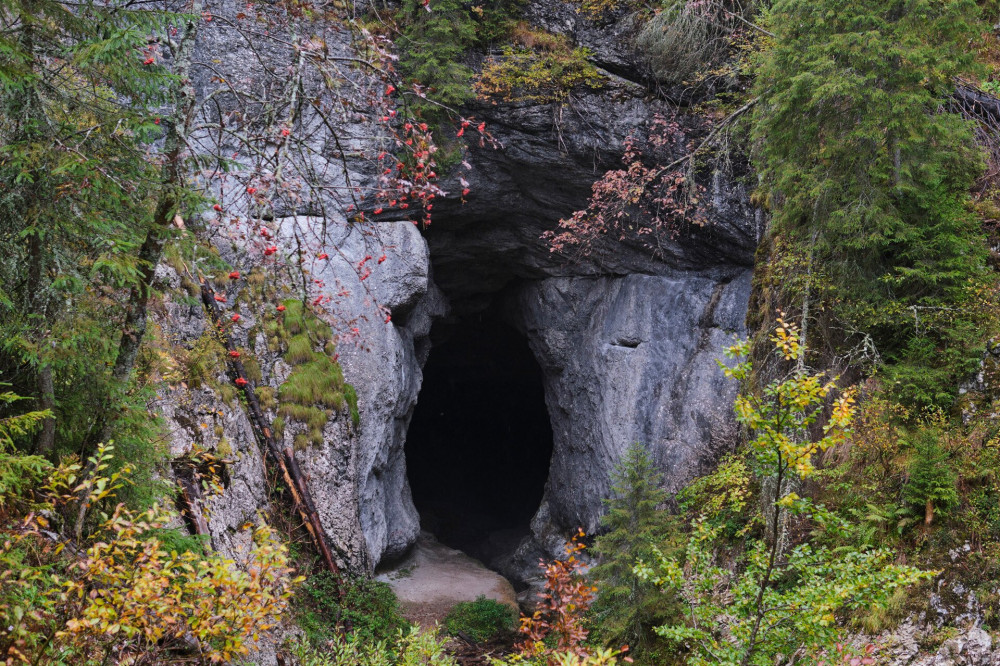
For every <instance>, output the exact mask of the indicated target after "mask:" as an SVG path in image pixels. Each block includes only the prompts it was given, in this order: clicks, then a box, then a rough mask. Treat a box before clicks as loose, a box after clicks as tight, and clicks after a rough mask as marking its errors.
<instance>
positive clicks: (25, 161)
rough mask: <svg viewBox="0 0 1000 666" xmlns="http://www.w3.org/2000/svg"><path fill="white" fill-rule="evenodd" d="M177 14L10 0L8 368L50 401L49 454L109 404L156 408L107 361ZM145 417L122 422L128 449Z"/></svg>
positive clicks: (3, 337)
mask: <svg viewBox="0 0 1000 666" xmlns="http://www.w3.org/2000/svg"><path fill="white" fill-rule="evenodd" d="M174 19H176V15H174V14H171V13H168V12H164V11H161V10H156V9H152V8H151V7H150V6H149V5H148V4H141V3H140V4H139V5H136V4H135V3H131V2H118V1H117V0H109V1H107V2H104V1H101V2H97V1H94V0H83V1H82V2H77V3H72V4H67V3H61V2H53V1H50V0H0V25H2V29H0V244H2V246H3V247H4V261H3V262H0V376H3V377H5V379H7V380H9V381H11V382H12V383H13V384H14V388H15V390H17V391H18V392H19V393H21V394H22V395H26V396H29V397H35V398H37V399H38V401H39V402H38V404H39V405H40V406H42V407H44V408H48V409H50V410H51V412H52V417H53V418H54V422H55V423H54V430H55V435H54V436H53V435H52V432H51V430H49V433H48V437H47V439H46V441H45V442H44V443H42V444H40V447H41V449H40V450H41V451H42V452H43V453H46V454H50V455H51V454H53V453H57V452H59V451H70V450H74V451H75V450H81V449H86V448H87V446H89V445H91V444H92V442H85V441H84V440H85V439H86V437H87V436H88V433H91V432H93V431H94V430H95V425H96V419H97V418H98V417H99V415H101V414H107V412H108V409H107V406H108V404H109V403H112V402H113V403H115V404H116V409H117V404H122V409H121V410H119V411H120V412H121V413H122V414H124V415H125V418H124V419H123V422H124V421H129V420H130V419H134V418H136V417H137V414H139V415H140V416H138V418H140V419H141V418H144V417H143V416H141V415H144V414H145V405H144V401H143V399H142V398H141V397H140V398H139V399H138V400H129V399H127V398H126V397H123V395H124V393H125V387H117V386H113V385H112V384H113V382H112V380H111V376H110V372H109V369H110V367H111V365H113V363H114V359H115V354H116V351H117V345H116V344H115V341H116V340H117V339H118V337H119V332H120V328H121V319H122V316H123V311H124V306H125V303H124V301H123V299H122V297H121V296H122V294H123V293H125V292H126V290H127V289H129V288H131V287H133V286H135V285H136V284H137V281H138V280H139V275H140V270H141V266H140V264H139V261H138V247H139V245H140V244H141V242H142V239H143V237H144V235H145V231H146V229H147V227H148V225H149V224H150V221H151V200H150V199H151V193H152V192H153V191H154V189H155V188H153V187H151V184H152V183H153V182H155V179H156V178H157V173H156V165H155V164H154V161H153V160H151V159H149V155H148V149H149V147H150V145H151V143H152V142H153V141H154V140H155V139H156V138H157V137H158V136H159V134H160V132H161V128H160V127H158V126H157V125H156V115H157V114H156V113H155V109H156V108H158V107H159V106H160V105H161V104H163V103H164V102H165V101H166V97H165V91H166V90H168V89H169V88H170V85H169V83H170V81H171V80H172V77H171V75H170V74H169V73H167V71H166V69H164V68H163V67H161V66H159V65H157V54H156V52H155V48H156V47H155V46H154V45H152V44H151V43H150V36H151V35H153V34H162V33H163V31H164V30H165V29H166V28H167V26H168V24H169V23H170V22H171V21H172V20H174ZM112 395H114V396H115V397H114V399H112V398H110V397H109V396H112ZM124 403H127V404H124ZM133 407H135V408H136V409H133ZM115 420H118V419H117V418H116V419H115ZM133 425H134V423H124V425H122V426H121V427H119V428H118V429H117V431H116V432H115V433H114V434H115V436H116V439H117V440H118V441H119V443H120V444H122V445H123V446H124V445H125V442H124V441H123V438H124V437H126V436H130V434H131V431H132V430H133V428H132V426H133ZM98 429H99V428H98ZM148 434H149V433H148V432H144V433H143V435H148ZM23 439H24V438H22V440H23ZM147 441H148V439H147ZM20 444H22V445H24V444H26V442H24V441H21V442H20Z"/></svg>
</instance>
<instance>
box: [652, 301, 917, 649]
mask: <svg viewBox="0 0 1000 666" xmlns="http://www.w3.org/2000/svg"><path fill="white" fill-rule="evenodd" d="M772 342H773V344H774V346H775V352H776V354H777V356H778V357H779V360H780V361H781V362H788V361H799V360H800V359H802V358H804V355H805V349H804V347H802V346H801V344H800V334H799V330H798V327H797V326H795V325H793V324H789V323H786V322H784V321H781V320H779V322H778V327H777V328H776V329H775V335H774V336H773V337H772ZM748 351H749V343H747V342H742V343H738V344H736V345H734V346H733V347H731V348H730V349H728V350H727V352H726V353H727V355H728V356H731V357H735V358H736V361H737V362H736V363H735V364H734V365H733V366H732V367H728V366H725V365H722V364H720V365H722V368H723V370H724V372H725V373H726V376H728V377H731V378H734V379H737V380H740V381H744V382H745V381H746V380H747V379H749V378H750V376H751V372H752V369H753V367H752V364H751V362H750V361H749V360H748V359H747V358H746V354H747V352H748ZM835 394H836V385H835V383H834V382H833V381H825V380H824V378H823V376H822V375H819V374H810V373H809V372H808V371H807V370H806V368H805V367H804V365H803V364H801V363H800V362H797V363H795V364H794V367H793V369H792V370H791V371H790V372H789V374H788V375H787V376H786V377H784V378H782V379H776V380H774V381H772V382H771V383H770V384H768V385H767V386H765V387H763V388H762V389H761V390H760V393H759V394H756V395H754V394H747V393H746V392H744V393H742V394H741V395H740V396H739V397H738V398H737V400H736V405H735V409H736V415H737V419H738V420H739V421H740V422H741V423H742V424H743V425H745V426H746V427H747V429H748V431H749V433H750V442H749V455H750V458H751V460H752V461H753V464H754V468H755V471H756V473H757V474H758V475H760V476H761V477H763V478H765V479H770V480H771V482H770V483H765V484H762V485H763V488H764V490H763V491H762V506H763V508H764V511H765V523H766V528H767V529H766V534H765V537H764V538H763V539H759V540H755V541H752V542H751V543H750V544H749V545H748V548H747V550H746V553H745V554H744V556H743V557H742V558H741V561H740V563H739V566H737V567H736V568H735V570H729V569H728V568H724V567H722V566H720V565H719V564H718V562H717V558H716V549H717V548H719V547H720V546H721V543H720V537H719V532H720V528H719V527H713V526H712V525H710V524H709V523H708V522H707V521H706V520H705V519H704V518H698V519H695V521H694V522H693V526H692V527H693V530H692V535H691V538H690V540H689V541H688V545H687V549H686V552H685V557H684V559H683V561H682V560H679V559H678V558H672V557H667V556H665V555H663V554H662V553H658V554H657V555H656V558H655V559H654V560H653V561H652V562H651V563H650V562H645V561H643V562H640V563H639V564H638V565H637V566H636V569H635V571H636V573H637V575H639V576H640V577H641V578H643V579H645V580H649V581H651V582H653V583H655V584H657V585H659V586H661V587H664V588H667V589H671V590H674V591H675V592H676V594H677V595H678V597H679V598H680V599H681V600H682V602H683V603H684V604H685V605H686V606H687V611H686V612H685V614H684V615H685V616H686V617H687V618H688V619H687V621H685V622H682V623H677V624H672V625H663V626H660V627H658V628H657V632H658V633H660V635H662V636H664V637H665V638H667V639H669V640H671V641H674V642H676V643H677V644H679V645H686V646H688V647H689V654H688V656H687V663H688V664H691V665H692V666H694V665H697V666H707V665H708V664H730V665H737V664H738V665H739V666H750V665H751V664H755V665H759V666H764V665H765V664H767V665H770V664H773V663H774V661H775V658H776V657H777V655H789V654H793V653H797V654H804V655H805V656H806V657H808V658H810V659H815V660H820V659H824V658H827V659H829V658H832V657H833V656H834V655H837V654H838V647H839V646H838V644H837V643H838V638H839V637H840V634H841V630H840V628H839V626H838V623H837V613H838V612H839V611H841V610H856V609H861V608H869V607H872V606H885V605H886V604H887V603H888V601H889V599H890V597H891V595H892V594H893V593H894V592H895V591H896V590H897V589H900V588H904V587H906V586H908V585H912V584H913V583H915V582H917V581H919V580H921V579H924V578H928V577H930V576H931V575H932V572H924V571H919V570H917V569H915V568H913V567H907V566H901V565H897V564H894V559H895V556H894V554H893V553H892V552H891V551H889V550H887V549H868V550H857V549H851V550H840V551H839V552H836V553H834V552H833V551H831V550H829V549H828V548H826V547H823V546H814V545H810V544H808V543H803V544H799V545H796V546H794V547H792V548H791V550H789V551H787V552H785V549H784V547H783V543H784V539H783V534H782V531H783V530H782V525H783V524H784V523H785V521H784V519H783V518H784V516H786V515H796V516H800V517H806V516H808V517H811V518H812V519H813V520H814V521H816V523H817V524H818V526H819V527H820V528H821V529H826V530H833V531H837V530H842V529H843V527H844V526H843V523H842V521H840V520H839V519H838V518H837V517H836V516H834V515H833V514H832V513H831V512H829V511H827V510H826V509H825V508H823V507H822V506H817V505H815V504H813V503H812V502H811V501H810V500H808V499H804V498H801V497H799V496H798V495H797V494H796V493H795V492H793V491H791V490H789V485H788V483H787V481H788V480H789V479H790V478H792V477H793V476H794V477H797V478H799V479H809V478H811V477H814V476H815V475H816V468H815V467H814V463H813V459H814V457H815V455H816V454H817V453H820V452H822V451H825V450H828V449H829V448H831V447H832V446H834V445H835V444H838V443H841V442H843V441H844V440H845V437H846V434H847V428H848V426H849V425H850V423H851V420H852V418H853V410H854V407H853V398H852V396H851V394H850V393H846V394H841V395H840V396H839V397H836V398H835ZM830 400H832V401H833V404H832V407H831V408H829V410H828V401H830ZM827 414H828V415H827Z"/></svg>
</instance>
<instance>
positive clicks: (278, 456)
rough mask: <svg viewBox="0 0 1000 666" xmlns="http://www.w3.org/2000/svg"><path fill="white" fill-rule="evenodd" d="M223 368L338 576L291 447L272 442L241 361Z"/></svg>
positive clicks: (228, 344)
mask: <svg viewBox="0 0 1000 666" xmlns="http://www.w3.org/2000/svg"><path fill="white" fill-rule="evenodd" d="M199 280H200V282H201V300H202V302H203V303H204V304H205V309H206V310H207V311H208V314H209V316H210V317H211V320H212V324H213V325H214V326H215V329H216V332H217V333H218V334H219V339H220V340H221V341H222V344H223V346H225V348H226V351H227V352H231V351H237V349H236V345H235V344H234V343H233V340H232V338H231V337H230V336H229V334H228V333H227V332H226V328H225V325H224V324H223V321H222V312H221V310H220V309H219V303H218V301H216V300H215V290H213V289H212V286H211V285H210V284H209V282H208V281H207V280H206V279H204V278H199ZM227 365H228V368H227V370H228V374H229V375H230V378H231V379H232V380H233V382H234V383H235V382H236V380H237V379H239V378H242V379H243V380H244V381H245V382H246V383H245V384H243V385H242V386H238V388H240V389H242V390H243V395H244V396H245V397H246V405H247V412H248V414H247V416H249V418H250V422H251V424H253V428H254V433H255V434H256V435H257V437H258V439H259V440H260V441H261V443H262V444H263V445H264V449H265V451H266V453H267V456H268V458H270V460H271V462H273V463H274V464H276V465H277V466H278V469H279V470H281V475H282V477H284V479H285V484H286V485H287V486H288V490H289V492H291V494H292V503H293V504H294V506H295V509H296V511H298V512H299V516H300V517H301V518H302V522H303V523H304V524H305V526H306V529H307V530H308V531H309V536H310V537H312V540H313V544H314V545H315V546H316V550H317V551H319V554H320V556H321V557H322V559H323V564H324V565H325V566H326V568H327V570H329V571H330V573H333V574H335V575H338V576H339V575H340V568H339V567H338V566H337V563H336V562H335V561H334V559H333V554H332V553H331V552H330V546H329V544H328V543H327V540H326V533H325V532H324V531H323V524H322V523H321V522H320V519H319V513H318V512H317V511H316V504H315V503H314V502H313V499H312V494H311V493H310V492H309V487H308V485H307V484H306V480H305V477H304V476H303V475H302V471H301V470H300V469H299V464H298V462H297V461H296V460H295V452H294V451H293V450H292V449H291V447H287V446H286V447H284V448H282V447H280V446H279V445H278V442H277V441H276V440H275V439H274V434H273V432H272V431H271V426H270V423H269V422H268V421H267V419H266V418H265V417H264V412H263V410H262V409H261V408H260V402H259V401H258V400H257V394H256V393H255V392H254V385H253V382H251V381H250V380H248V379H247V378H246V372H245V371H244V370H243V362H242V361H241V360H240V359H239V357H235V358H234V357H232V356H230V357H229V358H228V364H227Z"/></svg>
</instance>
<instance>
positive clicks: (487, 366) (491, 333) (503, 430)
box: [406, 312, 552, 568]
mask: <svg viewBox="0 0 1000 666" xmlns="http://www.w3.org/2000/svg"><path fill="white" fill-rule="evenodd" d="M551 457H552V427H551V424H550V422H549V415H548V411H547V410H546V407H545V395H544V390H543V386H542V371H541V368H540V367H539V366H538V363H537V362H536V361H535V358H534V356H533V355H532V353H531V350H530V349H529V348H528V342H527V340H526V339H525V337H524V336H523V335H521V334H520V333H519V332H518V331H517V330H515V329H514V328H513V327H511V326H510V325H508V324H506V323H504V322H503V321H501V320H500V319H499V318H498V317H497V316H495V315H494V314H491V313H489V312H487V313H485V314H483V313H480V314H475V315H469V316H466V317H465V318H463V319H461V320H459V321H458V322H457V323H454V324H451V325H450V326H449V327H448V332H447V335H446V336H444V338H443V339H442V340H441V341H440V342H436V343H435V344H434V346H433V347H432V348H431V352H430V356H429V357H428V359H427V363H426V364H425V366H424V379H423V386H422V388H421V390H420V395H419V398H418V399H417V405H416V407H415V409H414V413H413V419H412V421H411V422H410V428H409V432H408V435H407V440H406V467H407V473H408V475H409V481H410V488H411V489H412V492H413V502H414V505H415V506H416V508H417V511H418V512H419V513H420V519H421V527H422V528H423V529H424V530H426V531H428V532H431V533H432V534H434V535H435V536H436V537H437V538H438V540H439V541H441V542H442V543H444V544H446V545H448V546H451V547H452V548H458V549H459V550H462V551H465V552H466V553H468V554H469V555H472V556H473V557H475V558H477V559H479V560H481V561H483V562H485V563H486V564H488V565H490V566H493V568H497V567H498V566H499V564H498V562H502V561H503V560H505V559H507V558H508V557H509V556H510V555H511V554H513V551H514V549H515V548H516V547H517V545H518V543H519V542H520V540H521V539H522V538H523V537H525V536H527V535H528V534H529V531H530V530H529V523H530V521H531V518H532V516H533V515H534V513H535V511H537V510H538V506H539V504H540V503H541V500H542V493H543V491H544V489H545V482H546V480H547V479H548V475H549V460H550V459H551Z"/></svg>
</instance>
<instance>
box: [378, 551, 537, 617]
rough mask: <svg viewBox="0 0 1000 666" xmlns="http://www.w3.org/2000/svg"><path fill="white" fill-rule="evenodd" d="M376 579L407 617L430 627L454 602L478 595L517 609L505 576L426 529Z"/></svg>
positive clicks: (514, 597) (471, 598)
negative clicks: (393, 595) (386, 586)
mask: <svg viewBox="0 0 1000 666" xmlns="http://www.w3.org/2000/svg"><path fill="white" fill-rule="evenodd" d="M376 578H377V579H378V580H381V581H385V582H386V583H388V584H389V585H390V587H392V589H393V591H394V592H395V593H396V596H397V597H398V598H399V603H400V606H402V608H403V614H404V616H405V617H406V619H407V620H409V621H410V622H413V623H415V624H419V625H421V626H423V627H432V626H433V625H434V623H435V622H440V621H442V620H443V619H444V616H445V615H447V614H448V611H449V610H451V608H452V607H453V606H454V605H455V604H457V603H458V602H460V601H474V600H475V599H476V597H478V596H479V595H484V596H486V597H487V598H488V599H495V600H496V601H499V602H501V603H505V604H507V605H509V606H511V607H512V608H514V609H517V595H516V594H515V593H514V588H513V587H512V586H511V584H510V583H509V582H508V581H507V579H506V578H504V577H503V576H501V575H500V574H498V573H496V572H494V571H490V570H489V569H487V568H486V567H485V566H483V564H482V563H481V562H479V561H478V560H474V559H472V558H471V557H469V556H468V555H466V554H465V553H463V552H462V551H460V550H454V549H452V548H448V547H447V546H445V545H443V544H440V543H438V542H437V541H436V540H435V539H434V537H433V536H432V535H431V534H428V533H426V532H422V533H421V534H420V537H419V538H418V539H417V543H416V545H414V547H413V549H412V550H411V551H410V554H409V555H408V556H407V557H406V558H404V559H403V560H402V561H400V562H398V563H396V564H395V565H394V566H393V567H392V568H391V569H387V570H384V571H380V572H379V574H378V576H376Z"/></svg>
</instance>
